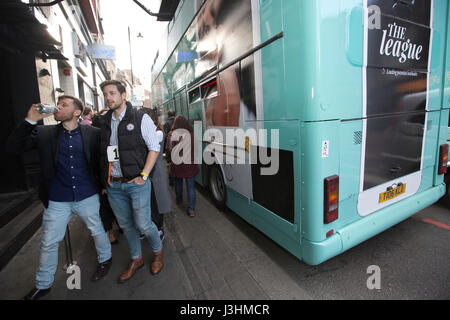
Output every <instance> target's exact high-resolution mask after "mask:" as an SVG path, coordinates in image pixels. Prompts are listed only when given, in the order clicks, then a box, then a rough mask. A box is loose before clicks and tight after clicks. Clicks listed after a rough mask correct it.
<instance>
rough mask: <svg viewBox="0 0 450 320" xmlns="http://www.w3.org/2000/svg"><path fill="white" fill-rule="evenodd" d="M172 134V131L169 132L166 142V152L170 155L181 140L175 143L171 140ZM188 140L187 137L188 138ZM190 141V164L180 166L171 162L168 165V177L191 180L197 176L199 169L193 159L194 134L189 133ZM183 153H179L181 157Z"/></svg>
mask: <svg viewBox="0 0 450 320" xmlns="http://www.w3.org/2000/svg"><path fill="white" fill-rule="evenodd" d="M172 133H173V131H170V132H169V135H168V136H167V141H166V152H167V153H169V154H170V153H171V152H172V150H173V148H175V146H176V145H177V144H178V143H180V141H181V138H180V140H179V141H175V140H174V139H172ZM188 138H189V137H188ZM190 139H191V144H190V145H191V150H190V151H191V152H190V153H191V161H190V163H181V164H174V163H173V162H171V163H170V176H171V177H174V178H192V177H195V176H196V175H197V174H199V172H200V169H199V167H198V165H197V164H195V163H194V160H195V157H194V152H195V148H194V133H193V132H191V134H190ZM182 153H183V151H181V154H180V156H183V154H182Z"/></svg>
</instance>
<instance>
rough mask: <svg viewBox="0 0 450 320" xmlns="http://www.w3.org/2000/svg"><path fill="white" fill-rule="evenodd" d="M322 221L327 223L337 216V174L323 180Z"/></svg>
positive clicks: (334, 219)
mask: <svg viewBox="0 0 450 320" xmlns="http://www.w3.org/2000/svg"><path fill="white" fill-rule="evenodd" d="M324 189H325V192H324V223H325V224H329V223H331V222H333V221H336V220H337V219H338V217H339V176H336V175H334V176H331V177H328V178H325V180H324Z"/></svg>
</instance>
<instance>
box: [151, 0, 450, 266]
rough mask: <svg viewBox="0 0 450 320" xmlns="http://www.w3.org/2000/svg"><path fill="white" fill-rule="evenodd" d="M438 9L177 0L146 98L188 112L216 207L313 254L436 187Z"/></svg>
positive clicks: (444, 80) (420, 200)
mask: <svg viewBox="0 0 450 320" xmlns="http://www.w3.org/2000/svg"><path fill="white" fill-rule="evenodd" d="M448 13H449V3H448V1H446V0H424V1H412V0H405V1H396V0H319V1H316V0H303V1H294V0H280V1H272V0H226V1H225V0H206V1H200V0H198V1H180V4H179V7H178V9H177V13H176V14H175V17H174V19H173V20H172V21H171V22H170V23H169V25H168V30H167V34H166V37H167V41H164V44H163V45H162V46H161V48H160V49H159V52H158V55H157V58H156V59H155V63H154V65H153V68H152V81H153V82H152V83H153V85H152V104H153V107H154V108H156V109H158V112H159V115H160V117H161V122H163V123H164V121H165V120H166V117H167V111H169V110H175V111H176V113H177V115H183V116H185V117H186V118H188V119H189V120H190V121H191V122H192V124H193V126H194V128H195V143H196V146H195V150H196V154H197V155H198V154H200V155H201V156H200V157H197V158H196V159H197V161H198V162H197V163H198V165H199V168H200V174H199V175H198V176H197V177H196V181H197V183H199V184H200V185H202V186H205V187H208V188H209V189H210V191H211V195H212V199H213V200H214V202H215V203H216V204H217V205H218V206H219V207H224V206H227V207H229V208H230V209H231V210H232V211H234V212H235V213H236V214H238V215H239V216H241V217H242V218H243V219H244V220H246V221H247V222H248V223H250V224H252V225H253V226H255V227H256V228H258V229H259V230H260V231H262V232H263V233H265V234H266V235H267V236H268V237H270V238H271V239H272V240H274V241H275V242H276V243H278V244H279V245H280V246H282V247H283V248H285V249H286V250H288V251H289V252H291V253H292V254H293V255H295V256H296V257H297V258H299V259H301V260H303V261H304V262H305V263H307V264H310V265H317V264H320V263H322V262H324V261H326V260H328V259H330V258H332V257H334V256H336V255H338V254H340V253H342V252H344V251H346V250H348V249H350V248H352V247H354V246H356V245H358V244H360V243H361V242H363V241H365V240H367V239H369V238H371V237H373V236H375V235H377V234H379V233H380V232H383V231H384V230H386V229H388V228H390V227H392V226H394V225H396V224H398V223H400V222H401V221H403V220H405V219H407V218H409V217H410V216H412V215H414V214H415V213H417V212H418V211H420V210H422V209H424V208H426V207H428V206H430V205H431V204H433V203H435V202H436V201H438V200H439V199H440V198H441V197H442V196H443V195H444V194H445V193H446V185H445V183H444V175H445V173H446V170H447V161H448V145H447V132H448V131H447V130H448V123H449V108H450V94H449V93H450V91H448V90H446V89H447V87H449V86H450V47H449V44H450V41H448V40H449V37H450V34H448V30H449V29H450V21H449V15H448ZM186 140H189V139H186ZM174 158H176V155H174V154H173V153H172V159H174Z"/></svg>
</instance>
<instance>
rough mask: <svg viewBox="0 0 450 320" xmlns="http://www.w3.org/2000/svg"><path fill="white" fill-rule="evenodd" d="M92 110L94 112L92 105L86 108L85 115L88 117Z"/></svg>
mask: <svg viewBox="0 0 450 320" xmlns="http://www.w3.org/2000/svg"><path fill="white" fill-rule="evenodd" d="M91 112H92V108H91V107H86V108H84V111H83V117H86V116H87V115H88V114H89V113H91Z"/></svg>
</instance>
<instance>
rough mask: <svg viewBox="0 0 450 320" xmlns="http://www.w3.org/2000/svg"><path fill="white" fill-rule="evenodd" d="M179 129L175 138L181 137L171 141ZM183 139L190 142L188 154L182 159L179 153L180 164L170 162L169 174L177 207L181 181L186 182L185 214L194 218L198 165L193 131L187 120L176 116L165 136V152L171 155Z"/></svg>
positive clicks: (180, 195)
mask: <svg viewBox="0 0 450 320" xmlns="http://www.w3.org/2000/svg"><path fill="white" fill-rule="evenodd" d="M179 129H184V130H182V131H181V130H180V131H178V132H177V136H180V135H181V137H180V138H179V139H173V138H172V136H173V135H174V132H175V131H176V130H179ZM183 139H189V140H190V150H188V153H189V154H188V155H185V157H183V154H182V153H180V154H179V156H181V157H183V162H182V163H181V164H174V163H173V161H172V163H171V164H170V172H171V175H172V177H174V178H175V194H176V198H177V205H180V204H182V203H183V179H185V180H186V189H187V195H188V209H187V214H188V215H189V216H190V217H194V216H195V201H196V194H195V176H196V175H197V174H198V173H199V172H200V169H199V168H198V165H197V164H195V163H194V129H193V128H192V125H191V124H190V123H189V120H187V119H186V118H185V117H183V116H177V117H176V118H175V120H174V122H173V125H172V130H171V131H170V133H169V135H168V136H167V144H166V150H167V152H169V153H171V152H172V150H173V148H174V147H175V146H176V145H177V144H178V143H180V142H181V141H182V140H183ZM177 156H178V155H177ZM186 159H187V161H186ZM172 160H173V155H172Z"/></svg>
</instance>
